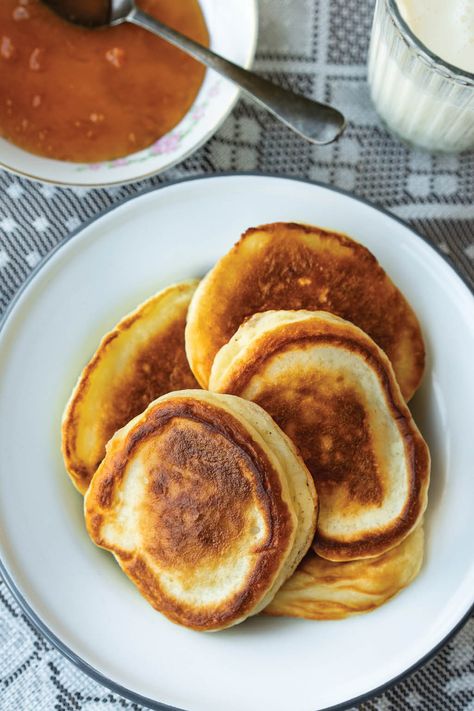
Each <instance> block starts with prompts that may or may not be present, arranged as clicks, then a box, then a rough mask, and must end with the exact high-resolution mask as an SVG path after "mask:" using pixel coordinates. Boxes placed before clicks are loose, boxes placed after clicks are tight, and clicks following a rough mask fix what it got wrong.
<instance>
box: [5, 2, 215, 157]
mask: <svg viewBox="0 0 474 711" xmlns="http://www.w3.org/2000/svg"><path fill="white" fill-rule="evenodd" d="M137 5H138V6H139V7H140V8H141V9H143V10H145V11H146V12H148V13H149V14H150V15H153V16H155V17H156V18H158V19H159V20H162V21H163V22H165V23H166V24H168V25H170V26H171V27H173V28H174V29H176V30H179V31H180V32H182V33H183V34H185V35H187V36H188V37H191V38H192V39H194V40H197V41H198V42H200V43H202V44H208V40H209V38H208V33H207V28H206V24H205V22H204V18H203V15H202V12H201V9H200V7H199V4H198V2H197V0H138V1H137ZM204 72H205V69H204V67H203V66H202V65H201V64H199V63H198V62H196V61H195V60H194V59H191V58H190V57H188V56H187V55H185V54H184V53H183V52H181V51H180V50H179V49H176V48H175V47H172V46H171V45H170V44H168V43H166V42H164V41H163V40H160V39H159V38H158V37H155V36H154V35H152V34H151V33H150V32H147V31H146V30H142V29H140V28H139V27H135V26H132V25H128V24H123V25H120V26H117V27H106V28H100V29H85V28H82V27H77V26H75V25H72V24H70V23H68V22H66V21H64V20H62V19H61V18H60V17H58V16H56V15H55V14H54V13H53V12H52V11H51V10H50V9H49V8H48V7H47V6H46V5H44V4H43V3H42V2H41V0H0V135H2V136H3V137H4V138H6V139H8V140H9V141H12V143H15V144H16V145H18V146H20V147H21V148H24V149H25V150H27V151H30V152H31V153H36V154H38V155H42V156H46V157H48V158H56V159H59V160H70V161H78V162H95V161H102V160H110V159H114V158H118V157H120V156H124V155H128V154H129V153H133V152H135V151H139V150H141V149H142V148H146V147H147V146H149V145H150V144H152V143H153V142H154V141H156V140H157V139H158V138H160V136H163V135H164V134H165V133H167V132H168V131H169V130H170V129H172V128H173V126H176V124H177V123H179V121H180V120H181V119H182V117H183V116H184V115H185V114H186V112H187V111H188V109H189V108H190V106H191V104H192V103H193V101H194V99H195V97H196V94H197V93H198V90H199V87H200V86H201V84H202V81H203V78H204Z"/></svg>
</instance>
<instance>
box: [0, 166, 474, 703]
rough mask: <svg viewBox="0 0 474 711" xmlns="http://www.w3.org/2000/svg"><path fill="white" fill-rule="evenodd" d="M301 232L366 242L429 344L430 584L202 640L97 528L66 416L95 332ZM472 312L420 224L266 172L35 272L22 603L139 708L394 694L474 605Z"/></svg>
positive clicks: (103, 228)
mask: <svg viewBox="0 0 474 711" xmlns="http://www.w3.org/2000/svg"><path fill="white" fill-rule="evenodd" d="M276 220H288V221H295V220H299V221H304V222H309V223H314V224H319V225H323V226H327V227H332V228H335V229H337V230H342V231H345V232H348V233H349V234H351V235H353V236H354V237H356V238H357V239H358V240H360V241H361V242H362V243H364V244H365V245H367V246H368V247H369V249H370V250H372V252H373V253H374V254H375V255H376V256H377V258H378V259H379V261H380V262H381V264H382V265H383V267H385V269H386V270H387V272H388V273H389V274H390V276H391V277H392V278H393V279H394V281H395V282H396V283H397V284H398V285H399V286H400V288H401V289H402V290H403V291H404V293H405V294H406V296H407V297H408V299H409V300H410V302H411V303H412V305H413V307H414V309H415V311H416V312H417V314H418V316H419V318H420V322H421V325H422V328H423V331H424V335H425V338H426V345H427V352H428V362H427V372H426V375H425V378H424V381H423V384H422V387H421V388H420V390H419V392H418V393H417V395H416V396H415V398H414V400H413V401H412V403H410V406H411V407H412V410H413V412H414V416H415V419H416V421H417V423H418V424H419V426H420V429H421V431H422V433H423V434H424V436H425V437H426V439H427V441H428V443H429V445H430V448H431V453H432V458H433V468H432V479H431V486H430V493H429V505H428V511H427V514H426V526H425V530H426V556H425V561H424V564H423V567H422V570H421V572H420V575H419V576H418V578H417V579H416V580H415V581H414V583H413V584H412V585H410V586H409V587H408V588H407V589H406V590H403V591H402V592H401V593H400V594H399V595H398V596H397V597H395V598H394V599H393V600H391V601H390V602H388V603H387V604H386V605H384V606H383V607H381V608H380V609H378V610H375V611H374V612H371V613H369V614H367V615H360V616H358V617H354V618H351V619H347V620H339V621H335V622H314V621H305V620H294V619H288V618H263V617H260V618H254V619H251V620H248V621H247V622H245V623H243V624H242V625H238V626H237V627H235V628H234V629H231V630H228V631H225V632H217V633H215V634H205V633H197V632H192V631H190V630H187V629H184V628H181V627H178V626H176V625H173V624H172V623H171V622H169V621H168V620H167V619H166V618H165V617H163V616H162V615H160V614H159V613H158V612H156V611H154V610H153V609H152V608H151V607H150V605H149V604H148V603H147V602H146V601H145V600H144V599H143V598H142V597H141V596H140V594H139V593H138V592H137V590H136V589H135V587H134V586H133V585H132V584H131V583H130V581H129V580H128V579H127V578H126V577H125V575H123V573H122V572H121V571H120V569H119V567H118V565H117V564H116V563H115V561H114V560H113V558H112V556H110V555H109V554H108V553H105V552H104V551H101V550H99V549H97V548H96V547H95V546H94V545H93V544H92V543H91V542H90V540H89V539H88V537H87V534H86V532H85V529H84V521H83V514H82V497H81V496H80V495H79V494H78V493H77V491H76V490H75V489H74V488H73V486H72V484H71V483H70V481H69V479H68V477H67V475H66V473H65V470H64V466H63V463H62V460H61V454H60V450H59V447H60V434H59V430H60V419H61V412H62V409H63V407H64V404H65V402H66V400H67V397H68V395H69V392H70V390H71V389H72V386H73V384H74V381H75V379H76V377H77V375H78V373H79V371H80V370H81V368H82V367H83V365H84V364H85V362H86V361H87V359H88V358H89V357H90V355H91V354H92V353H93V351H94V348H95V347H96V345H97V343H98V341H99V339H100V337H101V335H102V334H104V333H105V332H106V331H107V330H109V329H110V328H111V327H112V326H113V325H114V324H115V323H116V322H117V321H118V319H119V318H120V317H121V316H122V315H123V314H124V313H126V312H127V311H128V310H130V309H131V308H133V307H134V306H135V305H136V304H138V303H139V302H140V301H143V300H144V299H145V298H147V297H148V296H149V295H150V294H152V293H153V292H154V291H156V290H157V289H160V288H161V287H163V286H164V285H165V284H169V283H171V282H174V281H176V280H179V279H185V278H188V277H193V276H198V275H201V274H203V273H204V272H205V271H206V270H207V269H208V268H209V266H210V265H212V264H213V263H214V262H215V261H216V260H217V259H218V258H219V257H220V256H221V255H222V254H224V253H225V252H226V251H227V250H228V249H229V247H230V246H231V245H232V244H233V243H234V242H235V240H236V239H237V238H238V236H239V234H240V233H241V232H242V231H243V230H244V229H245V228H247V227H249V226H251V225H258V224H261V223H262V222H266V221H276ZM473 353H474V302H473V298H472V295H471V294H470V292H469V290H468V289H467V287H466V286H465V285H464V283H463V282H462V281H461V279H460V278H459V277H458V276H457V275H456V273H455V272H454V271H453V269H452V268H451V267H450V266H449V265H448V264H447V262H446V261H445V260H444V259H443V258H442V257H441V256H440V255H439V254H437V252H435V251H434V249H433V248H432V247H430V246H429V245H428V244H427V243H426V242H424V241H423V239H421V238H420V237H418V236H417V235H416V234H415V233H414V232H413V231H412V230H411V229H410V228H409V227H408V226H407V225H405V224H403V223H402V222H400V221H398V220H396V219H395V218H393V217H391V216H390V215H389V214H388V213H385V212H383V211H380V210H378V209H376V208H374V207H372V206H370V205H368V204H366V203H364V202H362V201H360V200H357V199H355V198H353V197H350V196H348V195H346V194H343V193H340V192H337V191H335V190H334V189H331V188H328V187H324V186H318V185H314V184H310V183H305V182H300V181H295V180H288V179H283V178H270V177H264V176H239V175H233V176H222V177H212V178H207V179H197V180H191V181H186V182H181V183H178V184H174V185H171V186H167V187H165V188H163V189H160V190H157V191H155V192H151V193H147V194H145V195H142V196H140V197H138V198H136V199H134V200H130V201H129V202H126V203H125V204H123V205H121V206H120V207H119V208H117V209H115V210H113V211H111V212H108V213H107V214H105V215H104V216H102V217H100V218H99V219H98V220H96V221H95V222H94V223H92V224H90V225H88V226H87V227H85V228H84V229H83V230H82V231H81V232H80V233H79V234H77V235H76V236H75V237H74V238H73V239H71V240H69V241H68V242H67V243H63V244H62V245H61V246H60V247H59V248H58V249H56V251H55V252H54V253H53V254H52V255H51V256H50V257H49V259H48V260H47V261H46V263H45V264H44V265H43V266H42V267H41V268H40V269H39V270H36V272H35V274H34V276H33V278H32V279H30V282H29V284H28V285H27V286H26V288H24V289H23V291H22V293H21V294H20V296H19V297H18V298H17V299H16V302H15V303H14V305H13V307H12V308H11V309H10V311H9V313H8V314H7V316H6V320H5V322H4V324H3V327H2V328H1V330H0V423H1V426H0V452H1V457H0V526H1V528H0V533H1V535H0V558H1V560H2V563H3V567H2V565H0V569H1V570H3V573H4V575H5V578H6V579H7V581H8V583H9V585H10V586H11V588H12V590H13V591H14V593H15V595H16V596H17V597H18V599H19V600H20V601H21V604H22V605H23V607H24V609H25V610H26V611H27V613H28V614H29V615H30V616H31V617H32V619H33V620H34V621H35V623H36V624H37V625H38V626H40V628H41V629H42V630H43V632H44V633H45V634H46V635H47V636H48V637H49V638H50V639H51V640H52V641H53V642H54V643H55V644H56V645H57V646H58V647H59V648H60V649H61V650H62V651H63V652H64V653H65V654H66V655H67V656H69V657H70V658H71V659H73V661H75V662H76V663H77V664H79V665H80V666H81V668H83V669H85V670H86V671H87V672H88V673H90V674H92V675H93V676H95V678H97V679H99V680H100V681H102V682H104V683H105V684H107V685H108V686H110V687H111V688H113V689H116V690H118V691H120V692H121V693H122V694H124V695H125V696H128V697H129V698H131V699H134V700H136V701H137V702H142V703H144V704H145V705H147V706H151V707H153V708H163V706H162V704H163V703H165V704H169V705H171V706H173V707H177V708H179V709H187V710H188V711H222V709H226V711H262V709H272V711H289V710H291V711H315V710H316V709H323V708H326V707H331V706H333V705H335V704H340V703H345V702H348V701H349V700H352V701H353V702H354V703H355V699H357V698H358V697H360V696H361V695H364V694H368V693H371V692H373V691H374V690H377V689H379V688H380V687H381V686H382V685H384V684H386V683H388V682H390V681H393V680H394V679H395V678H396V677H397V676H399V675H400V674H403V673H405V672H406V671H407V670H409V669H411V668H413V666H414V665H417V664H419V663H420V660H423V659H425V658H426V656H427V655H429V654H431V653H432V652H433V650H435V649H436V648H437V647H438V645H440V644H441V643H442V642H443V641H444V640H445V639H446V637H447V636H448V635H449V634H451V633H452V631H453V630H454V629H455V628H456V626H457V625H458V624H459V623H460V622H461V621H462V620H463V619H464V618H465V616H466V615H467V614H468V612H469V610H470V608H471V606H472V604H473V602H474V546H473V540H474V516H473V515H472V503H473V501H474V476H473V470H472V467H473V462H474V437H473V432H472V406H473V402H474V369H473V367H472V362H473V360H472V356H473Z"/></svg>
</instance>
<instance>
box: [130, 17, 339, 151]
mask: <svg viewBox="0 0 474 711" xmlns="http://www.w3.org/2000/svg"><path fill="white" fill-rule="evenodd" d="M126 20H127V21H128V22H132V23H133V24H134V25H138V26H139V27H143V28H144V29H146V30H149V31H150V32H153V33H154V34H156V35H158V36H159V37H161V38H162V39H165V40H167V41H168V42H170V43H171V44H173V45H175V46H176V47H179V49H182V50H183V51H184V52H186V53H187V54H190V55H191V56H192V57H194V59H197V60H198V61H199V62H202V63H203V64H205V65H206V66H207V67H210V68H211V69H214V71H216V72H218V73H219V74H221V75H222V76H223V77H225V78H226V79H230V81H232V82H234V84H237V85H238V86H240V88H241V89H243V90H244V91H245V92H246V93H247V94H248V95H249V96H251V97H252V98H253V99H255V101H256V102H257V103H258V104H260V105H261V106H263V107H264V108H266V109H267V110H268V111H270V113H272V114H273V115H274V116H276V118H277V119H279V120H280V121H282V122H283V123H284V124H286V125H287V126H288V127H289V128H291V129H292V131H295V132H296V133H298V134H299V135H300V136H302V137H303V138H306V139H307V140H308V141H310V142H311V143H315V144H318V145H322V144H325V143H331V142H332V141H334V140H336V138H337V137H338V136H339V135H340V134H341V133H342V131H343V130H344V128H345V125H346V121H345V118H344V116H343V115H342V114H341V113H340V111H338V110H337V109H335V108H333V107H332V106H328V105H327V104H321V103H319V102H318V101H313V100H312V99H307V98H306V97H305V96H301V95H300V94H295V93H294V92H292V91H289V90H288V89H283V88H282V87H280V86H276V85H275V84H273V83H272V82H270V81H267V79H264V78H263V77H260V76H258V75H257V74H254V72H250V71H248V70H247V69H243V68H242V67H239V66H238V65H237V64H233V62H229V61H228V60H227V59H224V58H223V57H220V56H219V55H218V54H215V53H214V52H212V51H211V50H210V49H207V48H206V47H203V46H202V45H200V44H198V43H197V42H194V40H192V39H189V38H188V37H185V36H184V35H182V34H181V33H179V32H176V31H175V30H173V29H171V27H168V26H167V25H163V24H162V23H161V22H159V21H158V20H155V18H154V17H151V16H150V15H147V14H146V13H145V12H143V11H142V10H139V9H138V8H134V9H133V10H131V12H130V13H129V14H128V15H127V17H126Z"/></svg>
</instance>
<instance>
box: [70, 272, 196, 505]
mask: <svg viewBox="0 0 474 711" xmlns="http://www.w3.org/2000/svg"><path fill="white" fill-rule="evenodd" d="M198 283H199V280H197V279H190V280H188V281H184V282H180V283H177V284H172V285H171V286H168V287H166V288H165V289H162V290H161V291H159V292H158V293H157V294H155V295H154V296H152V297H151V298H150V299H147V300H146V301H144V302H143V303H142V304H140V305H139V306H137V308H136V309H134V310H133V311H131V312H130V313H128V314H127V315H126V316H124V317H123V318H122V319H121V320H120V321H119V323H118V324H117V325H116V326H115V327H114V328H113V329H112V330H111V331H109V332H108V333H106V334H105V335H104V336H103V338H102V339H101V341H100V343H99V346H98V348H97V350H96V351H95V353H94V355H93V356H92V358H91V359H90V360H89V362H88V363H87V365H86V366H85V367H84V369H83V370H82V372H81V374H80V376H79V378H78V380H77V382H76V385H75V386H74V389H73V391H72V394H71V396H70V398H69V401H68V403H67V405H66V408H65V410H64V414H63V417H62V423H61V451H62V455H63V459H64V464H65V466H66V470H67V472H68V474H69V476H70V479H71V481H72V483H73V484H74V486H75V487H76V489H77V490H78V491H79V492H80V493H81V494H84V493H85V492H86V491H87V487H88V485H89V482H90V477H91V474H90V472H89V469H90V464H89V463H88V462H86V461H85V460H84V459H83V458H81V456H80V455H79V454H78V452H77V439H78V437H79V435H80V430H81V429H82V430H84V431H85V430H87V428H89V431H90V433H91V436H92V432H93V425H94V422H93V420H94V417H95V416H96V412H97V408H98V407H100V402H97V403H94V398H95V397H97V392H99V391H100V386H101V385H102V387H103V386H104V384H105V385H106V382H107V380H108V379H109V377H110V374H109V367H110V363H111V362H115V361H117V360H119V359H120V356H121V355H123V353H122V351H123V352H125V350H126V348H128V349H129V348H130V343H132V342H133V338H134V337H137V343H136V344H135V349H132V351H131V352H129V353H128V354H127V359H126V362H129V361H131V360H133V358H134V357H135V355H136V351H139V349H140V340H139V334H140V332H141V331H143V330H144V329H148V330H150V329H151V330H153V332H154V333H156V332H158V331H159V330H161V329H163V328H167V327H168V326H169V324H170V323H171V322H172V321H173V320H174V318H176V310H177V309H178V310H179V313H180V316H181V315H182V310H183V308H186V309H187V306H188V304H189V302H190V300H191V297H192V295H193V293H194V291H195V289H196V287H197V285H198ZM135 334H136V336H135ZM120 367H123V366H119V368H120ZM98 389H99V390H98ZM95 391H97V392H95ZM88 406H89V408H90V410H91V412H90V417H89V418H87V416H86V414H85V413H87V411H88ZM83 417H85V418H86V419H87V420H88V421H87V422H83V421H82V419H83ZM89 420H90V421H89Z"/></svg>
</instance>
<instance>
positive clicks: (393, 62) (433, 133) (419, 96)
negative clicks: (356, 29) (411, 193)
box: [369, 0, 474, 151]
mask: <svg viewBox="0 0 474 711" xmlns="http://www.w3.org/2000/svg"><path fill="white" fill-rule="evenodd" d="M396 1H397V2H398V10H399V12H400V15H401V16H402V18H403V19H404V20H405V22H406V23H407V25H408V26H409V27H410V29H411V31H412V32H413V34H414V35H415V36H416V37H417V38H418V40H419V42H421V43H422V44H423V45H424V46H425V47H426V48H427V49H428V50H429V51H430V52H432V53H433V54H434V55H436V57H430V56H429V54H428V53H426V52H425V51H424V50H423V48H422V47H420V46H419V45H418V44H417V42H416V41H413V39H412V38H410V36H409V33H407V32H406V29H405V28H404V27H403V24H402V23H400V22H399V18H397V12H396V8H395V7H394V6H395V2H396ZM437 58H440V59H441V60H443V61H440V60H439V59H437ZM444 62H447V63H448V64H449V65H452V66H451V67H448V66H446V64H444ZM469 74H471V75H472V76H469ZM369 83H370V87H371V93H372V98H373V100H374V103H375V106H376V108H377V110H378V112H379V114H380V115H381V117H382V118H383V120H384V121H385V123H386V124H387V125H388V126H389V128H391V129H392V130H393V131H394V132H395V133H397V134H399V135H400V136H401V137H402V138H404V139H406V140H408V141H410V142H412V143H415V144H417V145H420V146H422V147H424V148H427V149H429V150H441V151H462V150H466V149H469V148H474V0H377V7H376V11H375V17H374V25H373V29H372V38H371V46H370V52H369Z"/></svg>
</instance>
